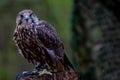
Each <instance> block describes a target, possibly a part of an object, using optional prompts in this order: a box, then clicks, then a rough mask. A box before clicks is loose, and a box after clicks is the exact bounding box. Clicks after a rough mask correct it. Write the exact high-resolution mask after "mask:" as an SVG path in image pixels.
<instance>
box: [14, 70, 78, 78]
mask: <svg viewBox="0 0 120 80" xmlns="http://www.w3.org/2000/svg"><path fill="white" fill-rule="evenodd" d="M79 77H80V76H79V74H78V73H77V72H70V71H66V72H58V73H52V75H48V74H43V75H41V76H40V75H39V74H32V73H31V72H26V73H24V72H23V73H21V74H19V75H18V76H17V78H16V80H80V79H79Z"/></svg>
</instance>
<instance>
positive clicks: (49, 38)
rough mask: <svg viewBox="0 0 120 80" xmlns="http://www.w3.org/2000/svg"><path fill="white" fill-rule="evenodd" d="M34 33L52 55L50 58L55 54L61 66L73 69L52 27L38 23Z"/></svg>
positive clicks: (44, 22) (43, 22) (45, 23)
mask: <svg viewBox="0 0 120 80" xmlns="http://www.w3.org/2000/svg"><path fill="white" fill-rule="evenodd" d="M36 32H37V35H38V39H39V40H40V41H41V42H42V43H43V45H44V46H45V47H46V48H47V51H49V53H51V55H52V54H53V55H52V57H54V54H55V57H57V58H58V59H59V61H61V63H62V64H63V65H67V66H68V65H69V66H70V67H71V68H73V67H72V65H71V63H70V62H69V60H68V58H67V57H66V54H65V52H64V46H63V43H62V41H61V40H60V38H59V36H58V34H57V32H56V30H55V29H54V28H53V27H52V25H50V24H49V23H47V22H46V21H40V23H39V26H37V27H36ZM51 50H53V51H54V53H52V51H51ZM67 66H66V67H67Z"/></svg>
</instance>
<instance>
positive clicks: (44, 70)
mask: <svg viewBox="0 0 120 80" xmlns="http://www.w3.org/2000/svg"><path fill="white" fill-rule="evenodd" d="M47 69H48V66H47V65H44V68H43V70H41V71H39V75H40V76H41V75H44V74H48V75H52V73H51V72H50V71H48V70H47Z"/></svg>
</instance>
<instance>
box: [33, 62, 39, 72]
mask: <svg viewBox="0 0 120 80" xmlns="http://www.w3.org/2000/svg"><path fill="white" fill-rule="evenodd" d="M40 70H41V67H40V63H37V64H36V65H35V69H33V71H32V73H39V71H40Z"/></svg>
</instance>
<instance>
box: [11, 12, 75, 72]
mask: <svg viewBox="0 0 120 80" xmlns="http://www.w3.org/2000/svg"><path fill="white" fill-rule="evenodd" d="M13 39H14V41H15V43H16V45H17V47H18V50H19V52H20V54H21V55H23V56H24V57H25V59H27V60H28V61H29V63H33V64H34V65H37V64H39V67H40V68H41V69H44V68H47V70H51V71H53V72H54V71H56V72H62V71H66V70H73V67H72V65H71V63H70V62H69V60H68V58H67V57H66V55H65V51H64V46H63V42H62V41H61V40H60V37H59V36H58V34H57V32H56V30H55V28H54V27H53V26H52V25H51V24H49V23H48V22H46V21H44V20H41V19H38V18H37V16H36V15H35V14H34V13H33V11H32V10H23V11H21V12H19V13H18V15H17V18H16V28H15V31H14V38H13ZM46 66H47V67H46Z"/></svg>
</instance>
